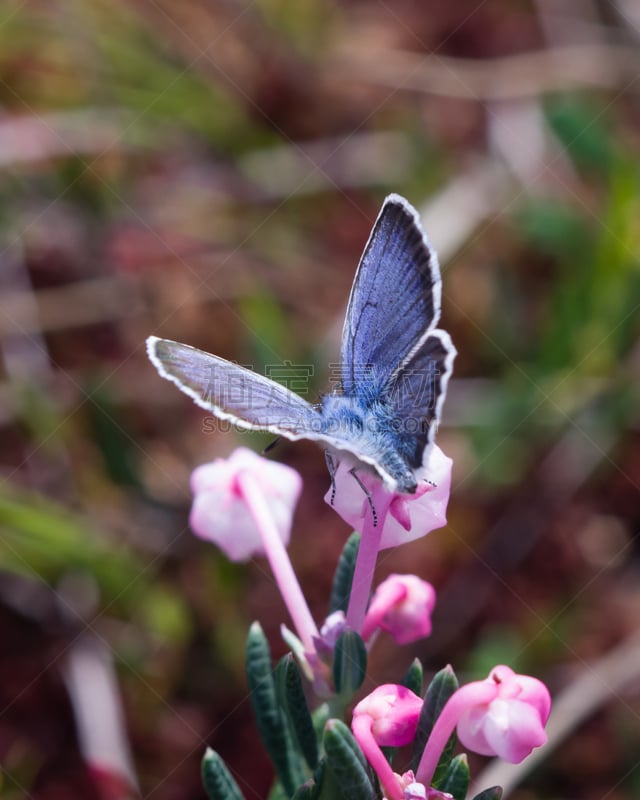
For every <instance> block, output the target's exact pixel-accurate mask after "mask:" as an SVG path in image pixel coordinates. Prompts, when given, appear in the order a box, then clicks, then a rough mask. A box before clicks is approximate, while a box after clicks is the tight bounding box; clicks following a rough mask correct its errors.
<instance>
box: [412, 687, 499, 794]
mask: <svg viewBox="0 0 640 800" xmlns="http://www.w3.org/2000/svg"><path fill="white" fill-rule="evenodd" d="M480 683H481V681H474V682H473V683H468V684H467V685H466V686H462V687H461V688H460V689H458V690H457V691H456V692H454V693H453V694H452V695H451V697H450V698H449V699H448V700H447V702H446V703H445V706H444V708H443V709H442V711H441V712H440V716H439V717H438V719H437V720H436V722H435V725H434V726H433V728H432V730H431V735H430V736H429V738H428V739H427V744H426V745H425V748H424V752H423V753H422V758H421V759H420V764H419V765H418V769H417V770H416V780H417V781H419V782H420V783H422V784H423V785H424V786H430V785H431V781H432V780H433V775H434V773H435V771H436V767H437V766H438V761H439V760H440V756H441V755H442V751H443V750H444V748H445V745H446V744H447V742H448V741H449V737H450V736H451V734H452V733H453V730H454V728H455V727H456V725H457V724H458V721H459V720H460V717H461V716H462V713H463V712H464V711H466V710H467V709H468V708H469V707H470V706H477V705H482V704H483V703H489V702H491V700H493V699H494V697H495V696H496V687H495V686H492V685H490V684H484V685H482V686H479V684H480Z"/></svg>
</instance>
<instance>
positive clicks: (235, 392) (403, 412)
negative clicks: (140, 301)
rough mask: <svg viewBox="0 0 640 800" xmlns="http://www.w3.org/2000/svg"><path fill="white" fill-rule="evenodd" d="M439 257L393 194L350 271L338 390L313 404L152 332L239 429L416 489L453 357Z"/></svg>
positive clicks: (396, 486) (160, 354) (182, 384)
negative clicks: (316, 446) (317, 449)
mask: <svg viewBox="0 0 640 800" xmlns="http://www.w3.org/2000/svg"><path fill="white" fill-rule="evenodd" d="M440 298H441V279H440V269H439V266H438V261H437V257H436V254H435V252H434V250H433V248H432V247H431V245H430V244H429V241H428V239H427V237H426V234H425V233H424V231H423V230H422V227H421V225H420V220H419V217H418V214H417V212H416V211H415V209H414V208H413V207H412V206H411V205H410V204H409V203H408V202H407V201H406V200H405V199H404V198H403V197H400V196H399V195H395V194H392V195H389V196H388V197H387V198H386V200H385V202H384V204H383V206H382V209H381V211H380V214H379V215H378V219H377V220H376V222H375V225H374V227H373V230H372V232H371V235H370V237H369V241H368V242H367V245H366V247H365V250H364V253H363V255H362V258H361V260H360V264H359V265H358V269H357V272H356V276H355V279H354V283H353V287H352V289H351V295H350V297H349V304H348V308H347V315H346V318H345V323H344V329H343V334H342V346H341V380H340V386H339V387H338V389H337V390H336V391H334V392H333V393H331V394H327V395H325V396H324V397H323V398H322V401H321V403H320V404H319V405H318V406H313V405H311V404H310V403H308V402H307V401H306V400H304V399H303V398H301V397H299V396H298V395H296V394H295V393H293V392H292V391H290V390H289V389H287V388H286V387H284V386H281V385H280V384H277V383H275V382H274V381H272V380H270V379H269V378H266V377H264V376H262V375H259V374H257V373H254V372H252V371H251V370H248V369H245V368H244V367H240V366H238V365H237V364H233V363H231V362H229V361H226V360H225V359H223V358H219V357H218V356H214V355H211V354H210V353H205V352H204V351H202V350H198V349H197V348H194V347H190V346H189V345H185V344H181V343H180V342H173V341H170V340H168V339H159V338H157V337H155V336H150V337H149V339H148V340H147V352H148V354H149V358H150V359H151V361H152V363H153V364H154V365H155V367H156V368H157V370H158V372H159V373H160V375H161V376H162V377H163V378H166V379H167V380H170V381H172V382H173V383H175V384H176V386H178V388H179V389H181V390H182V391H183V392H185V393H186V394H187V395H189V396H190V397H191V398H192V399H193V400H194V401H195V402H196V403H197V404H198V405H200V406H201V407H202V408H205V409H207V410H209V411H211V412H212V413H213V414H215V415H216V416H218V417H219V418H221V419H224V420H229V421H231V422H233V423H235V424H237V425H239V426H240V427H244V428H249V429H252V430H262V431H269V432H271V433H274V434H276V435H278V436H284V437H285V438H288V439H291V440H294V441H295V440H297V439H311V440H313V441H317V442H319V443H320V444H321V445H322V446H323V447H324V448H326V449H327V450H329V451H330V452H332V453H335V454H336V455H337V456H338V458H344V457H348V458H349V459H350V460H351V461H352V462H354V466H355V467H356V468H360V469H361V468H365V469H369V470H373V471H374V472H376V473H377V474H378V475H379V476H380V478H381V479H382V481H383V482H384V484H385V485H386V486H387V488H389V489H391V490H392V491H397V492H404V493H413V492H415V491H416V487H417V481H418V478H417V477H416V471H418V470H419V469H420V468H421V467H422V466H423V464H425V463H426V461H427V458H428V451H429V448H430V447H431V445H432V443H433V438H434V435H435V431H436V428H437V425H438V422H439V419H440V416H441V411H442V404H443V402H444V397H445V394H446V388H447V383H448V380H449V376H450V375H451V371H452V368H453V360H454V358H455V355H456V351H455V348H454V346H453V344H452V343H451V339H450V338H449V335H448V334H447V333H446V332H445V331H443V330H440V329H438V328H436V324H437V322H438V319H439V317H440Z"/></svg>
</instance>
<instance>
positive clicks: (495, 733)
mask: <svg viewBox="0 0 640 800" xmlns="http://www.w3.org/2000/svg"><path fill="white" fill-rule="evenodd" d="M478 683H483V684H485V685H486V684H489V685H491V686H493V687H495V697H494V698H493V699H492V700H490V701H489V702H486V701H485V702H480V703H479V704H478V705H470V706H469V707H468V708H467V709H466V710H465V711H464V712H463V713H462V715H461V716H460V719H459V721H458V726H457V727H458V738H459V739H460V741H461V742H462V744H463V745H464V746H465V747H467V748H468V749H469V750H473V751H474V752H475V753H480V755H483V756H499V757H500V758H502V759H504V760H505V761H509V762H510V763H512V764H518V763H519V762H520V761H522V760H523V759H524V758H526V757H527V756H528V755H529V753H530V752H531V751H532V750H533V748H534V747H539V746H540V745H542V744H544V743H545V742H546V741H547V735H546V733H545V730H544V726H545V725H546V722H547V719H548V718H549V712H550V710H551V698H550V696H549V691H548V690H547V687H546V686H545V685H544V684H543V683H542V682H541V681H539V680H537V679H536V678H532V677H530V676H528V675H517V674H516V673H515V672H514V671H513V670H512V669H510V668H509V667H506V666H499V667H495V668H494V669H493V670H492V671H491V674H490V675H489V677H488V678H487V679H486V681H482V682H480V681H478ZM468 686H474V684H468ZM466 688H468V687H466Z"/></svg>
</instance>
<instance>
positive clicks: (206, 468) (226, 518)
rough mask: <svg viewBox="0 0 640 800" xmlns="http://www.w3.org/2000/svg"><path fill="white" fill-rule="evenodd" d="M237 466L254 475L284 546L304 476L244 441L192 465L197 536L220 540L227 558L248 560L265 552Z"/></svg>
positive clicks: (220, 545) (192, 516)
mask: <svg viewBox="0 0 640 800" xmlns="http://www.w3.org/2000/svg"><path fill="white" fill-rule="evenodd" d="M240 472H245V473H249V474H252V475H254V477H255V478H256V481H257V482H258V484H259V485H260V487H261V488H262V490H263V495H264V499H265V501H266V503H267V506H268V508H269V512H270V515H271V518H272V519H273V522H274V524H275V526H276V528H277V530H278V534H279V535H280V538H281V539H282V542H283V544H284V545H285V546H286V545H288V544H289V536H290V533H291V523H292V520H293V511H294V508H295V505H296V502H297V501H298V497H299V496H300V491H301V489H302V479H301V478H300V475H298V473H297V472H296V471H295V470H294V469H291V467H287V466H285V465H284V464H279V463H278V462H276V461H268V460H267V459H266V458H262V457H261V456H259V455H257V454H256V453H254V452H253V451H252V450H249V449H248V448H246V447H239V448H238V449H237V450H235V451H234V452H233V453H232V454H231V456H230V457H229V458H226V459H224V458H218V459H216V460H215V461H212V462H211V463H210V464H203V465H202V466H200V467H196V469H195V470H194V471H193V473H192V475H191V489H192V491H193V494H194V499H193V506H192V508H191V516H190V518H189V521H190V523H191V527H192V528H193V531H194V533H195V534H196V535H197V536H199V537H200V538H201V539H207V540H208V541H210V542H213V543H214V544H216V545H218V547H219V548H220V549H221V550H222V551H223V552H224V553H225V555H226V556H227V557H228V558H229V559H231V561H246V560H247V559H248V558H251V556H254V555H264V553H265V549H264V544H263V541H262V538H261V536H260V533H259V531H258V527H257V525H256V523H255V520H254V518H253V516H252V514H251V512H250V511H249V508H248V506H247V503H246V502H245V499H244V496H243V493H242V491H241V490H240V488H239V483H238V475H239V474H240Z"/></svg>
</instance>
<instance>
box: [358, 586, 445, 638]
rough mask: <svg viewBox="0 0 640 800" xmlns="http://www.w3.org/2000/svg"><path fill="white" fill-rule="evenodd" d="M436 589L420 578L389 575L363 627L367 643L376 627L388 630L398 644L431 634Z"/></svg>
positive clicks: (370, 606)
mask: <svg viewBox="0 0 640 800" xmlns="http://www.w3.org/2000/svg"><path fill="white" fill-rule="evenodd" d="M435 602H436V593H435V589H434V588H433V586H432V585H431V584H430V583H427V581H423V580H422V579H421V578H418V577H417V576H416V575H389V577H388V578H387V579H386V580H384V581H383V582H382V583H381V584H380V585H379V586H378V588H377V589H376V591H375V593H374V595H373V598H372V600H371V604H370V605H369V608H368V610H367V613H366V616H365V618H364V624H363V626H362V638H363V639H365V641H366V640H367V639H368V638H369V637H370V636H371V635H372V634H373V632H374V631H375V629H376V628H381V629H382V630H385V631H388V632H389V633H390V634H391V635H392V636H393V638H394V639H395V640H396V642H397V643H398V644H408V643H409V642H415V641H416V640H417V639H421V638H422V637H424V636H428V635H429V634H430V633H431V613H432V611H433V608H434V606H435Z"/></svg>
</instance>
